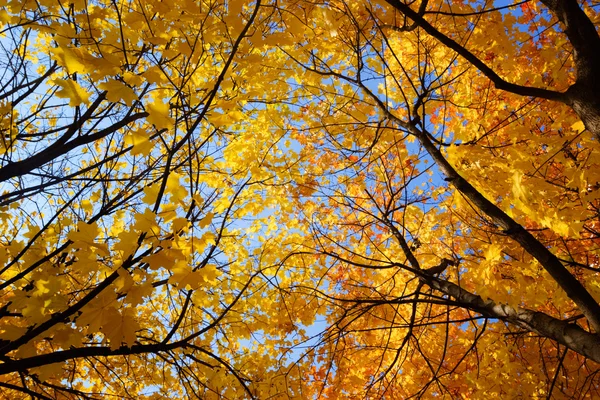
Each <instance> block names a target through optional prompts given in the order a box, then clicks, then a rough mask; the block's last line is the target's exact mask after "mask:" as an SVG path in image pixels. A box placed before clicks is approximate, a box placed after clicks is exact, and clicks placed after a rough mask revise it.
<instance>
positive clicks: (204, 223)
mask: <svg viewBox="0 0 600 400" xmlns="http://www.w3.org/2000/svg"><path fill="white" fill-rule="evenodd" d="M214 216H215V214H213V213H211V212H209V213H207V214H206V215H205V216H204V218H202V219H201V220H200V221H198V226H199V227H200V228H205V227H206V226H207V225H208V224H210V223H211V221H212V219H213V217H214Z"/></svg>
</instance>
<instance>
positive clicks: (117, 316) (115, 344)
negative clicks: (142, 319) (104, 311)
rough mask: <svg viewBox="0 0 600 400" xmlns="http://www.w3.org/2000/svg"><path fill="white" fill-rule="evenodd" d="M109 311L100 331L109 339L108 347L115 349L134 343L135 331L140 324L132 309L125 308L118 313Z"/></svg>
mask: <svg viewBox="0 0 600 400" xmlns="http://www.w3.org/2000/svg"><path fill="white" fill-rule="evenodd" d="M114 311H116V312H111V313H110V314H109V315H108V318H106V321H105V322H104V324H103V325H102V333H104V335H105V336H106V338H107V339H108V340H109V341H110V348H111V349H113V350H115V349H118V348H119V347H121V346H122V345H123V343H124V344H125V345H126V346H132V345H133V344H135V341H136V335H135V332H136V331H137V330H139V329H140V325H139V324H138V322H137V321H136V319H135V317H134V315H133V310H132V309H126V310H125V312H123V313H120V312H118V311H117V310H114Z"/></svg>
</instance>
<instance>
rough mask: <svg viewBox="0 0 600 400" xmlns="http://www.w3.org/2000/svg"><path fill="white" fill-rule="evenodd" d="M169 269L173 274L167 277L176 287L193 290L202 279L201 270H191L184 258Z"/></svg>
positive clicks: (198, 285)
mask: <svg viewBox="0 0 600 400" xmlns="http://www.w3.org/2000/svg"><path fill="white" fill-rule="evenodd" d="M171 271H172V272H173V275H172V276H171V277H170V278H169V283H171V284H173V285H176V287H177V289H185V288H189V289H191V290H195V289H198V287H200V284H201V283H202V282H203V281H204V279H203V276H202V272H201V271H193V270H192V267H190V266H189V265H188V264H187V262H186V261H185V260H181V261H178V262H177V263H176V264H175V266H174V267H173V268H172V269H171Z"/></svg>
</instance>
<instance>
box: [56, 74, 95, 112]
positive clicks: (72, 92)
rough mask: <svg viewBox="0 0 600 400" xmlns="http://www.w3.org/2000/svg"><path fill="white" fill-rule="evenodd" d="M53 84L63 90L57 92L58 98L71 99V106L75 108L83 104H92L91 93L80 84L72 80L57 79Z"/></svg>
mask: <svg viewBox="0 0 600 400" xmlns="http://www.w3.org/2000/svg"><path fill="white" fill-rule="evenodd" d="M53 83H54V84H55V85H57V86H60V87H61V90H58V91H57V92H56V97H60V98H61V99H69V105H70V106H72V107H75V106H78V105H80V104H81V103H85V104H88V103H89V102H90V101H89V97H90V95H89V93H88V92H86V91H85V90H84V89H83V88H82V87H81V86H79V83H77V82H75V81H73V80H71V79H55V80H54V81H53Z"/></svg>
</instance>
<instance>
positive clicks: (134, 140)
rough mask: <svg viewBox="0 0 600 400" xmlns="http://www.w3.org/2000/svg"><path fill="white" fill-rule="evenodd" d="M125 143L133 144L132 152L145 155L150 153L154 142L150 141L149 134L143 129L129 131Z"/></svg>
mask: <svg viewBox="0 0 600 400" xmlns="http://www.w3.org/2000/svg"><path fill="white" fill-rule="evenodd" d="M124 140H125V145H127V146H132V147H133V148H132V149H131V154H133V155H137V154H142V155H143V156H145V157H148V156H149V155H150V152H151V151H152V149H153V148H154V144H152V142H151V141H150V138H149V137H148V134H147V133H145V132H144V131H141V130H136V131H133V132H130V133H128V134H127V135H126V136H125V138H124Z"/></svg>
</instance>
